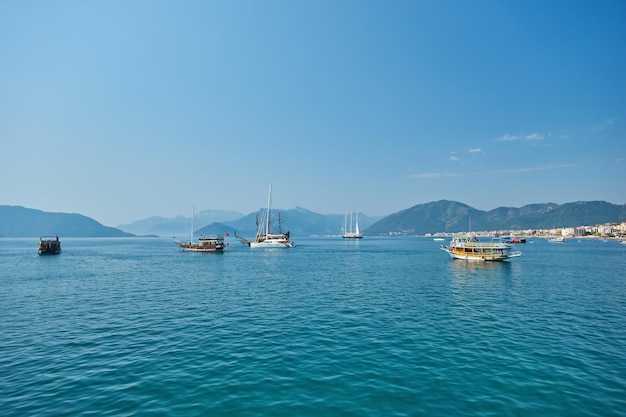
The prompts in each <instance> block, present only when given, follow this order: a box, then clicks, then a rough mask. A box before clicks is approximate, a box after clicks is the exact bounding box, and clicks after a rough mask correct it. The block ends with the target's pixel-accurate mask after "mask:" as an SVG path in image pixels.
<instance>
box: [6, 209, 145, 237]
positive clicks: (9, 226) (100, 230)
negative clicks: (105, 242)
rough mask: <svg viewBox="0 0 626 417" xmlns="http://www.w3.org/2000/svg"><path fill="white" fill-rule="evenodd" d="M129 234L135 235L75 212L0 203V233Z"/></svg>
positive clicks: (64, 235) (35, 235) (84, 235)
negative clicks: (55, 211) (50, 211)
mask: <svg viewBox="0 0 626 417" xmlns="http://www.w3.org/2000/svg"><path fill="white" fill-rule="evenodd" d="M44 235H52V236H54V235H59V236H62V237H126V236H134V235H133V234H131V233H126V232H124V231H122V230H119V229H116V228H114V227H108V226H104V225H102V224H100V223H98V222H97V221H95V220H94V219H92V218H90V217H86V216H83V215H82V214H75V213H49V212H45V211H41V210H36V209H31V208H25V207H21V206H0V237H39V236H44Z"/></svg>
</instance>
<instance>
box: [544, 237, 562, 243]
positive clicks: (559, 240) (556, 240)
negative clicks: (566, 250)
mask: <svg viewBox="0 0 626 417" xmlns="http://www.w3.org/2000/svg"><path fill="white" fill-rule="evenodd" d="M548 242H550V243H563V242H565V238H564V237H551V238H549V239H548Z"/></svg>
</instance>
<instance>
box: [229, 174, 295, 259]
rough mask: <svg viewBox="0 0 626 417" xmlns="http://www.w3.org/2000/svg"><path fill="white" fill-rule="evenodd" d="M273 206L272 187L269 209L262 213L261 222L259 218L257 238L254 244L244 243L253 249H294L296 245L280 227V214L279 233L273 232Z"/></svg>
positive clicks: (268, 202)
mask: <svg viewBox="0 0 626 417" xmlns="http://www.w3.org/2000/svg"><path fill="white" fill-rule="evenodd" d="M271 206H272V185H271V184H270V190H269V194H268V197H267V208H266V209H265V210H264V211H263V212H262V213H261V221H260V222H259V218H258V216H257V225H256V238H255V240H254V241H253V242H250V241H244V240H242V239H240V240H241V241H242V242H244V243H247V244H248V245H250V247H251V248H293V247H294V246H295V244H294V243H293V242H292V241H290V240H289V232H286V233H283V231H282V229H281V227H280V213H278V233H272V232H271V212H272V210H271Z"/></svg>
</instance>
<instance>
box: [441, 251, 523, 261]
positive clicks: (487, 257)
mask: <svg viewBox="0 0 626 417" xmlns="http://www.w3.org/2000/svg"><path fill="white" fill-rule="evenodd" d="M441 249H442V250H443V251H445V252H447V253H448V254H449V255H450V257H451V258H452V259H460V260H464V261H475V262H502V261H506V260H507V259H509V258H515V257H517V256H522V254H521V252H518V251H512V252H510V253H509V254H505V255H494V254H489V253H483V254H467V253H461V252H455V251H454V250H450V249H449V248H445V247H442V248H441Z"/></svg>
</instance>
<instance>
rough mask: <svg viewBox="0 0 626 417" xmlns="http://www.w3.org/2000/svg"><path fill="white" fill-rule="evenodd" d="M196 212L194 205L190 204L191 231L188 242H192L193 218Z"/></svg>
mask: <svg viewBox="0 0 626 417" xmlns="http://www.w3.org/2000/svg"><path fill="white" fill-rule="evenodd" d="M195 214H196V207H195V206H191V233H190V234H189V239H190V240H189V243H193V220H194V216H195Z"/></svg>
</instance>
